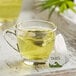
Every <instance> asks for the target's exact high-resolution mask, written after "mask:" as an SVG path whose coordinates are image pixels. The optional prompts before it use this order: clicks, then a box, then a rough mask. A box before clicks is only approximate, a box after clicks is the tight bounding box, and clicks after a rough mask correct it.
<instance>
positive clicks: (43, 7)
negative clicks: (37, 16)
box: [38, 0, 76, 18]
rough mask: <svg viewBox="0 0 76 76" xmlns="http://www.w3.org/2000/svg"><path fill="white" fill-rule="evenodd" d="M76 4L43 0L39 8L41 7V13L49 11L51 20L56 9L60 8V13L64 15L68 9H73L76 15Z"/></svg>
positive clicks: (67, 1) (62, 0)
mask: <svg viewBox="0 0 76 76" xmlns="http://www.w3.org/2000/svg"><path fill="white" fill-rule="evenodd" d="M75 6H76V4H75V3H74V2H73V1H72V0H43V1H42V2H41V3H40V4H39V5H38V7H41V11H44V10H47V9H49V18H50V17H51V15H52V13H53V12H54V11H55V8H56V7H58V8H59V11H58V12H59V13H63V12H64V11H65V10H67V9H71V10H72V11H73V12H75V13H76V9H74V7H75Z"/></svg>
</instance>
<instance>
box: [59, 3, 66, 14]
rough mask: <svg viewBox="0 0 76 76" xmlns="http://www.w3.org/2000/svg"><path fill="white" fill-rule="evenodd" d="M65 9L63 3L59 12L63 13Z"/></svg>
mask: <svg viewBox="0 0 76 76" xmlns="http://www.w3.org/2000/svg"><path fill="white" fill-rule="evenodd" d="M66 9H67V6H66V4H65V3H63V4H62V5H61V6H60V7H59V11H60V12H62V13H63V12H64V11H65V10H66Z"/></svg>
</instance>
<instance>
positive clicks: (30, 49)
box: [4, 20, 57, 64]
mask: <svg viewBox="0 0 76 76" xmlns="http://www.w3.org/2000/svg"><path fill="white" fill-rule="evenodd" d="M56 29H57V27H56V26H55V25H54V24H53V23H52V22H48V21H43V20H30V21H25V22H23V23H19V24H17V26H16V30H15V32H14V33H12V32H11V31H8V30H6V31H5V33H4V38H5V40H6V41H7V42H8V44H9V45H10V46H12V47H13V48H14V49H15V50H17V51H19V52H20V54H21V55H22V57H23V58H24V62H25V63H28V62H30V63H34V64H35V63H36V64H37V63H45V62H47V60H48V58H49V55H50V54H51V52H52V51H53V49H54V42H55V35H56V34H55V33H56ZM7 34H9V36H11V38H12V34H14V35H15V37H16V39H17V49H16V48H15V47H14V46H13V45H12V44H11V43H10V40H9V38H7ZM7 39H8V40H7ZM13 42H15V41H14V40H13Z"/></svg>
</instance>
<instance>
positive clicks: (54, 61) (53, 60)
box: [49, 52, 69, 67]
mask: <svg viewBox="0 0 76 76" xmlns="http://www.w3.org/2000/svg"><path fill="white" fill-rule="evenodd" d="M68 61H69V59H68V58H67V57H66V56H65V55H63V54H61V53H58V52H54V53H52V54H51V56H50V57H49V64H50V66H51V67H61V66H63V65H64V64H65V63H67V62H68Z"/></svg>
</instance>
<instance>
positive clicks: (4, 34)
mask: <svg viewBox="0 0 76 76" xmlns="http://www.w3.org/2000/svg"><path fill="white" fill-rule="evenodd" d="M7 34H10V35H11V34H12V35H14V36H16V30H15V31H14V32H12V31H10V30H6V31H5V32H4V33H3V37H4V39H5V41H6V42H7V43H8V44H9V46H11V47H12V48H13V49H14V50H16V51H18V52H20V51H19V46H18V43H16V46H17V48H15V47H14V46H13V45H12V44H11V43H10V42H9V41H8V40H7V39H6V35H7Z"/></svg>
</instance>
